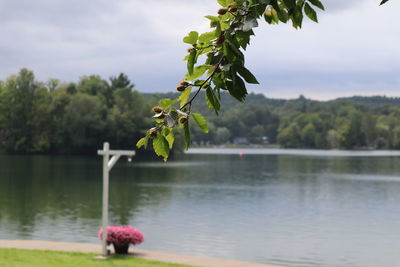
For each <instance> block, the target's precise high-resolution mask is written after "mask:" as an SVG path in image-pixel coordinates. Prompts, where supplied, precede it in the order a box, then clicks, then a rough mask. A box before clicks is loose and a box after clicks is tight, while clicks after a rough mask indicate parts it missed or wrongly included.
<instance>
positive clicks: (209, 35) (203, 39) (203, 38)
mask: <svg viewBox="0 0 400 267" xmlns="http://www.w3.org/2000/svg"><path fill="white" fill-rule="evenodd" d="M217 37H218V36H216V35H215V31H212V32H205V33H203V34H201V35H200V36H199V42H200V43H207V42H209V41H211V40H214V39H215V38H217Z"/></svg>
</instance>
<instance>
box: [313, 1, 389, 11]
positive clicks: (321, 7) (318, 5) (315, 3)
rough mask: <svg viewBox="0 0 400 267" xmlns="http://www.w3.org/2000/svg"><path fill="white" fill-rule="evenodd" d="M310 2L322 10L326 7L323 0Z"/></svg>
mask: <svg viewBox="0 0 400 267" xmlns="http://www.w3.org/2000/svg"><path fill="white" fill-rule="evenodd" d="M387 1H388V0H383V1H382V2H383V4H384V3H385V2H387ZM308 2H310V3H311V4H313V5H314V6H316V7H318V8H319V9H322V10H325V7H324V5H323V4H322V3H321V1H319V0H308ZM381 5H382V3H381Z"/></svg>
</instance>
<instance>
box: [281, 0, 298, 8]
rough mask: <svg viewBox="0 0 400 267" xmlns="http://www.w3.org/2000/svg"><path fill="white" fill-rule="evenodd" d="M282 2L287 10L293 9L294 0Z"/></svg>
mask: <svg viewBox="0 0 400 267" xmlns="http://www.w3.org/2000/svg"><path fill="white" fill-rule="evenodd" d="M283 2H284V3H285V6H286V7H287V8H293V7H295V6H296V0H283Z"/></svg>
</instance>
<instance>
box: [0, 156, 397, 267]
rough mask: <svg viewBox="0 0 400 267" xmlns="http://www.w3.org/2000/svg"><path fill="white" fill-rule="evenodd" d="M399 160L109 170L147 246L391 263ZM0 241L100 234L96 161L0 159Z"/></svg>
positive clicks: (115, 219)
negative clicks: (98, 231) (142, 233)
mask: <svg viewBox="0 0 400 267" xmlns="http://www.w3.org/2000/svg"><path fill="white" fill-rule="evenodd" d="M399 163H400V158H399V157H389V156H382V155H380V156H379V157H366V156H357V157H354V156H340V157H339V156H334V157H331V156H324V157H318V156H315V155H312V156H305V155H301V156H298V155H287V154H285V155H278V154H274V155H256V154H254V155H251V154H248V155H245V156H244V157H239V156H238V155H236V154H226V155H223V154H200V155H195V154H188V155H181V156H178V157H176V158H175V160H174V161H173V162H169V163H167V164H165V163H162V162H152V161H149V160H148V159H141V158H135V159H134V161H133V163H132V164H129V163H127V162H125V161H121V162H119V163H118V164H117V165H116V166H115V167H114V168H113V170H112V172H111V183H110V218H111V222H112V223H113V224H132V225H134V226H136V227H138V228H139V229H141V230H142V231H143V232H144V233H145V235H146V242H145V243H144V245H143V246H142V248H144V249H153V250H161V251H170V252H174V253H187V254H192V255H205V256H214V257H222V258H230V259H239V260H248V261H259V262H268V263H275V264H283V265H288V266H363V267H364V266H371V267H372V266H397V265H396V264H398V263H399V262H400V260H399V258H398V256H397V251H398V249H399V245H398V239H399V238H400V231H399V230H398V225H399V223H400V206H399V205H398V203H399V202H400V183H398V181H400V177H398V174H399V173H400V164H399ZM0 170H1V171H0V175H1V176H0V238H10V239H11V238H12V239H15V238H27V239H31V238H32V239H48V240H65V241H78V242H97V239H96V233H97V229H98V227H99V225H100V216H101V214H100V212H101V158H99V157H45V156H35V157H30V156H0Z"/></svg>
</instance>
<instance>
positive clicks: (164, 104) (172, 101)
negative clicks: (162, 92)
mask: <svg viewBox="0 0 400 267" xmlns="http://www.w3.org/2000/svg"><path fill="white" fill-rule="evenodd" d="M178 101H179V98H177V99H169V98H164V99H161V100H160V101H159V103H160V106H161V107H163V108H164V109H165V108H168V107H169V106H171V105H173V104H175V103H176V102H178Z"/></svg>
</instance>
